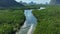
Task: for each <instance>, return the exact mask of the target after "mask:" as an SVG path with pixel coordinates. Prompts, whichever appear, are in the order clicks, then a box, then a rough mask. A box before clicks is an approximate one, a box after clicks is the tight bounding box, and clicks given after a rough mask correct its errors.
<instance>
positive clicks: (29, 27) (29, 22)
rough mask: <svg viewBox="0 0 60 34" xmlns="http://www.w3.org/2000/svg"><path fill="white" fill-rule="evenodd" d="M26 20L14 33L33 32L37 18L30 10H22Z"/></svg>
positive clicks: (30, 33)
mask: <svg viewBox="0 0 60 34" xmlns="http://www.w3.org/2000/svg"><path fill="white" fill-rule="evenodd" d="M24 14H25V17H26V21H25V23H24V25H23V26H22V27H21V29H20V30H19V32H17V33H16V34H33V32H34V29H35V27H36V24H37V19H36V18H35V17H34V15H33V14H32V10H24Z"/></svg>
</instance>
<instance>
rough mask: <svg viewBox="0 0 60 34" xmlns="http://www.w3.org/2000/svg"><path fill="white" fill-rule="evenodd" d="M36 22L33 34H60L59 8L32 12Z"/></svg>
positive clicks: (50, 7)
mask: <svg viewBox="0 0 60 34" xmlns="http://www.w3.org/2000/svg"><path fill="white" fill-rule="evenodd" d="M33 14H34V15H35V16H36V18H37V20H38V22H37V23H38V24H37V26H36V29H35V31H34V34H60V6H49V7H46V9H43V10H34V11H33Z"/></svg>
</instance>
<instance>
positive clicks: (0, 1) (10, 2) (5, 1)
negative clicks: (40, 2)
mask: <svg viewBox="0 0 60 34" xmlns="http://www.w3.org/2000/svg"><path fill="white" fill-rule="evenodd" d="M16 6H17V7H21V6H24V5H22V4H21V3H17V2H16V1H15V0H0V7H16Z"/></svg>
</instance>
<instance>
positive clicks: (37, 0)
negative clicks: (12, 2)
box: [16, 0, 50, 4]
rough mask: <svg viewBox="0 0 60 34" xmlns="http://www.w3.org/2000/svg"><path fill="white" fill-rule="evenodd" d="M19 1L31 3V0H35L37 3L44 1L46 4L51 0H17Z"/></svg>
mask: <svg viewBox="0 0 60 34" xmlns="http://www.w3.org/2000/svg"><path fill="white" fill-rule="evenodd" d="M16 1H17V2H20V1H23V2H26V3H29V2H31V1H33V2H36V3H38V4H40V3H43V4H45V3H46V2H48V3H49V2H50V0H16Z"/></svg>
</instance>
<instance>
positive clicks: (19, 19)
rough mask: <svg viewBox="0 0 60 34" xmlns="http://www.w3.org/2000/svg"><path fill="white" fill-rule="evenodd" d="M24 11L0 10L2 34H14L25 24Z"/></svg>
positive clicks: (0, 33) (0, 30) (0, 29)
mask: <svg viewBox="0 0 60 34" xmlns="http://www.w3.org/2000/svg"><path fill="white" fill-rule="evenodd" d="M24 19H25V17H24V12H23V10H16V9H15V10H13V9H5V10H4V9H3V10H0V34H13V33H15V32H16V31H17V30H18V29H19V28H20V27H21V26H22V24H23V23H24Z"/></svg>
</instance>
